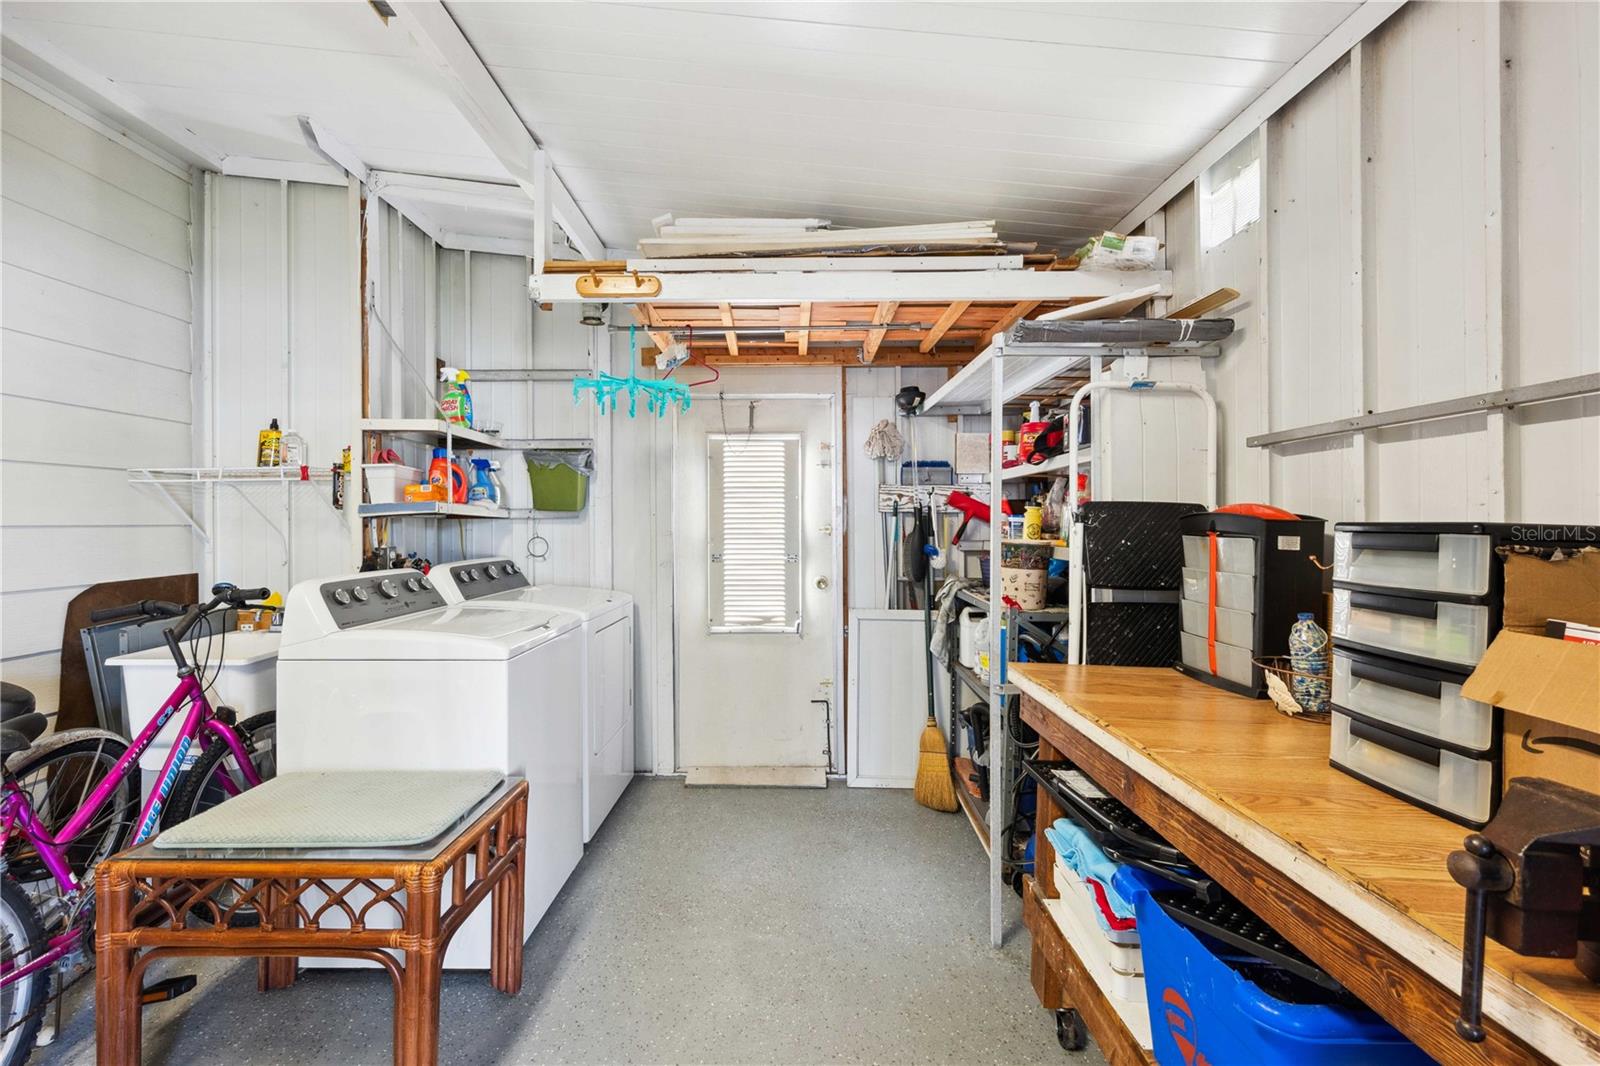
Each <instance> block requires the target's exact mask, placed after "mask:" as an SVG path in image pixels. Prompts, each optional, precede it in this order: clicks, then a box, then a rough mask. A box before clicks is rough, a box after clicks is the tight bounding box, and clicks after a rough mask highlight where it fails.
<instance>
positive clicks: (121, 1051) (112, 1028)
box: [94, 866, 140, 1066]
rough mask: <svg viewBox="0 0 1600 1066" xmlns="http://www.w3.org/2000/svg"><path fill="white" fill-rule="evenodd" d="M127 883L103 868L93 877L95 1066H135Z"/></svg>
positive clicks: (135, 995) (136, 1011) (136, 1008)
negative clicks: (96, 920) (95, 920)
mask: <svg viewBox="0 0 1600 1066" xmlns="http://www.w3.org/2000/svg"><path fill="white" fill-rule="evenodd" d="M132 900H133V883H132V879H131V878H130V877H129V876H128V875H127V874H126V873H124V872H123V871H121V870H116V869H114V868H107V867H105V866H102V868H101V869H100V870H98V871H96V877H95V912H96V914H97V915H98V918H99V923H100V924H99V927H98V929H97V931H96V934H95V957H96V958H95V963H96V965H95V977H94V983H95V1020H94V1024H95V1061H96V1062H97V1063H99V1066H138V1063H139V1043H140V1024H139V1023H140V1004H139V988H138V985H137V982H136V980H135V978H134V961H135V959H136V956H137V955H138V951H137V950H136V949H134V948H131V947H128V946H126V945H125V943H124V935H125V934H126V933H127V931H128V929H129V927H130V926H131V925H132V916H131V914H130V913H129V910H130V908H131V906H132Z"/></svg>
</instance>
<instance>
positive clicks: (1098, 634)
mask: <svg viewBox="0 0 1600 1066" xmlns="http://www.w3.org/2000/svg"><path fill="white" fill-rule="evenodd" d="M1091 591H1092V590H1091ZM1083 609H1084V617H1085V618H1086V619H1087V621H1088V626H1089V628H1088V630H1087V632H1086V634H1085V635H1086V637H1087V639H1086V640H1085V641H1084V653H1083V661H1084V662H1086V663H1095V664H1098V665H1101V666H1165V665H1167V664H1168V663H1170V662H1172V660H1174V659H1176V658H1177V657H1178V605H1177V604H1176V603H1173V602H1171V601H1170V600H1169V601H1168V602H1165V603H1121V602H1117V601H1114V600H1113V601H1110V602H1106V603H1086V604H1084V608H1083Z"/></svg>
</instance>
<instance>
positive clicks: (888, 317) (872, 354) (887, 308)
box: [861, 300, 900, 363]
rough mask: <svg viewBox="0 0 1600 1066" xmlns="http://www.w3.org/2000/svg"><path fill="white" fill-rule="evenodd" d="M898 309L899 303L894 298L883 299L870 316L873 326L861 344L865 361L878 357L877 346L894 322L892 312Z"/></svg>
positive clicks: (881, 342)
mask: <svg viewBox="0 0 1600 1066" xmlns="http://www.w3.org/2000/svg"><path fill="white" fill-rule="evenodd" d="M898 310H900V304H899V302H898V301H896V300H883V301H881V302H880V303H879V304H878V310H877V312H876V313H875V314H874V315H873V316H872V325H873V328H872V329H871V330H870V331H868V333H867V339H866V341H865V342H864V343H863V344H862V345H861V356H862V358H863V359H864V360H866V362H868V363H871V362H872V361H873V360H874V359H876V358H878V348H879V346H880V345H882V344H883V338H884V335H885V334H886V333H888V332H889V327H890V326H891V325H893V324H894V313H895V312H896V311H898Z"/></svg>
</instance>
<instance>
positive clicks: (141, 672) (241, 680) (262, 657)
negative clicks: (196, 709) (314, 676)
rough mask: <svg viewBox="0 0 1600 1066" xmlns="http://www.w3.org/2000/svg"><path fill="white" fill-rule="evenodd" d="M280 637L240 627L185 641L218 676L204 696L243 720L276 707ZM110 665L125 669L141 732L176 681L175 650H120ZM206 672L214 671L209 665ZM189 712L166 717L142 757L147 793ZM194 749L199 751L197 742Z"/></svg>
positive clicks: (134, 724) (132, 717)
mask: <svg viewBox="0 0 1600 1066" xmlns="http://www.w3.org/2000/svg"><path fill="white" fill-rule="evenodd" d="M279 636H280V635H279V634H277V633H240V632H237V631H235V632H231V633H217V634H215V635H213V636H210V637H201V638H200V640H199V643H198V644H197V645H196V646H195V650H191V648H190V645H189V643H188V642H187V641H185V642H184V646H183V653H184V655H185V656H187V657H189V658H190V659H192V660H193V661H194V663H195V664H196V665H200V664H204V663H206V662H208V661H209V662H210V663H211V668H212V669H214V670H215V671H216V681H215V682H214V683H213V684H212V685H211V687H210V688H209V689H208V690H207V692H206V699H207V700H208V701H210V703H211V706H212V708H213V709H215V708H217V707H224V706H226V707H232V708H233V709H234V710H235V711H237V712H238V714H239V721H241V722H242V721H244V720H245V719H246V718H249V717H251V716H253V715H256V714H260V713H261V712H262V711H271V710H275V709H276V708H277V706H278V641H279ZM218 656H221V666H220V668H218V667H217V657H218ZM106 665H107V666H118V667H121V668H122V697H123V705H124V706H125V707H126V708H127V709H128V728H129V729H130V730H131V731H132V732H133V736H134V737H137V736H138V735H139V730H141V729H143V728H144V727H145V725H146V724H147V723H148V722H149V721H150V719H152V718H154V717H155V716H156V712H157V711H159V710H160V709H161V706H162V704H164V703H166V701H167V697H168V696H170V695H172V690H173V689H174V688H176V687H177V685H178V668H177V665H176V664H175V663H173V661H172V653H171V652H170V651H168V650H167V648H166V646H165V645H162V646H161V647H157V648H146V649H145V650H144V651H135V652H129V653H128V654H127V655H118V656H117V657H116V658H113V659H107V660H106ZM206 676H207V677H208V678H209V677H210V676H211V672H210V671H209V670H208V671H207V674H206ZM186 713H188V712H186V711H180V712H179V713H178V714H176V715H174V716H173V717H172V718H171V719H170V720H168V722H167V725H166V728H165V729H163V730H162V732H161V733H160V734H159V735H158V736H157V737H156V739H155V741H154V742H153V743H152V744H151V745H150V746H149V747H148V748H146V749H145V752H144V754H143V755H141V756H139V766H140V768H142V769H143V770H145V771H147V772H146V774H145V777H146V778H147V781H146V788H145V794H146V795H149V792H150V785H152V784H153V783H154V777H155V775H156V774H159V773H160V772H161V767H162V765H163V764H164V763H165V762H166V761H167V752H169V751H171V750H172V739H173V738H174V737H176V736H177V735H178V727H179V726H181V725H182V724H183V721H182V715H184V714H186ZM129 739H130V740H131V739H133V737H130V738H129ZM194 754H195V755H196V756H198V755H199V754H200V751H199V749H198V747H197V748H196V749H195V751H194Z"/></svg>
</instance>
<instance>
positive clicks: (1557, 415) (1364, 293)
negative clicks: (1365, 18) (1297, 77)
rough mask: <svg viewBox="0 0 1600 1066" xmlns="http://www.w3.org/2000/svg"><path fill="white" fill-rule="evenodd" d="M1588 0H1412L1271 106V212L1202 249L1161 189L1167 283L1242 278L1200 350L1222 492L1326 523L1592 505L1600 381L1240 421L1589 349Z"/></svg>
mask: <svg viewBox="0 0 1600 1066" xmlns="http://www.w3.org/2000/svg"><path fill="white" fill-rule="evenodd" d="M1597 19H1600V9H1597V8H1596V7H1595V6H1594V5H1592V4H1565V3H1557V4H1505V5H1482V4H1444V3H1412V4H1409V5H1407V7H1406V8H1405V9H1404V10H1402V11H1401V12H1400V13H1399V14H1398V15H1396V16H1395V17H1394V18H1393V19H1391V20H1390V21H1389V22H1387V23H1385V24H1384V25H1383V26H1382V27H1380V28H1379V29H1378V30H1377V31H1376V33H1374V34H1373V35H1372V36H1370V37H1369V38H1368V39H1367V40H1366V41H1365V42H1363V44H1362V45H1361V46H1360V48H1359V49H1357V51H1356V52H1354V53H1352V55H1351V56H1350V57H1348V58H1347V59H1346V60H1344V61H1342V62H1341V63H1340V64H1339V65H1338V66H1336V67H1335V68H1334V69H1332V70H1330V71H1329V72H1328V73H1327V74H1325V75H1324V76H1323V77H1322V78H1321V79H1319V80H1318V81H1317V82H1315V83H1313V84H1312V85H1311V86H1310V87H1309V88H1307V89H1306V90H1305V92H1303V93H1302V94H1300V96H1299V97H1297V98H1296V99H1295V100H1294V101H1292V102H1291V103H1290V104H1289V105H1287V106H1286V107H1285V108H1284V109H1283V110H1282V111H1280V112H1279V113H1278V114H1277V115H1276V116H1274V117H1273V119H1272V120H1271V121H1270V122H1269V123H1268V125H1267V128H1266V130H1265V136H1266V153H1265V157H1266V161H1267V165H1266V189H1265V190H1264V198H1265V203H1266V209H1265V211H1264V215H1263V219H1262V221H1261V222H1260V223H1258V224H1257V225H1256V226H1254V227H1252V228H1251V229H1250V230H1248V231H1246V232H1245V233H1244V234H1241V235H1240V236H1238V237H1235V238H1233V239H1232V240H1230V241H1227V242H1225V243H1224V244H1222V245H1220V246H1219V247H1217V248H1215V249H1212V250H1211V251H1209V252H1201V251H1200V250H1199V244H1198V235H1197V230H1196V208H1195V194H1194V190H1193V189H1192V188H1191V189H1189V190H1187V191H1185V192H1184V193H1183V194H1181V195H1180V196H1179V197H1178V198H1176V199H1175V200H1174V201H1173V202H1172V203H1171V204H1169V205H1168V208H1167V212H1166V227H1167V242H1168V258H1169V264H1170V265H1171V267H1172V268H1173V270H1174V271H1175V289H1176V290H1177V292H1176V297H1175V298H1176V301H1177V302H1179V303H1181V302H1183V301H1184V300H1185V299H1188V298H1191V297H1193V296H1196V295H1199V294H1203V293H1205V292H1208V291H1210V290H1211V289H1213V288H1215V287H1217V286H1219V285H1231V286H1233V287H1235V288H1237V289H1239V290H1240V292H1241V293H1243V294H1244V299H1243V300H1241V301H1240V302H1239V303H1237V304H1235V305H1234V306H1233V307H1231V308H1230V309H1229V311H1228V313H1229V314H1231V315H1233V317H1234V318H1235V319H1236V321H1237V322H1238V327H1239V328H1238V333H1237V334H1236V336H1235V337H1234V338H1233V339H1232V340H1230V341H1229V343H1228V346H1227V354H1226V355H1225V356H1224V357H1223V358H1221V359H1220V360H1217V361H1215V362H1213V363H1212V364H1211V365H1209V366H1208V375H1207V376H1208V380H1209V382H1210V386H1211V388H1212V389H1213V391H1214V393H1215V395H1216V397H1217V401H1218V404H1219V406H1220V407H1221V409H1222V435H1223V441H1224V445H1223V470H1222V485H1223V487H1222V496H1223V498H1224V499H1225V500H1229V501H1240V500H1270V501H1271V502H1274V503H1277V504H1279V505H1282V506H1285V507H1290V508H1293V509H1296V510H1299V511H1302V512H1309V513H1313V514H1318V515H1321V516H1323V517H1325V518H1327V519H1329V520H1330V521H1339V520H1350V519H1357V518H1362V517H1366V518H1371V519H1378V520H1391V521H1399V520H1407V519H1433V520H1469V519H1484V520H1494V519H1501V518H1504V519H1507V520H1526V521H1533V520H1539V521H1550V522H1596V521H1600V401H1597V400H1596V399H1594V398H1588V399H1584V400H1573V401H1565V402H1560V403H1553V404H1545V405H1539V406H1533V407H1527V408H1523V409H1518V410H1515V411H1512V412H1508V413H1505V414H1476V415H1469V416H1463V417H1459V418H1453V419H1448V420H1442V421H1438V422H1432V423H1427V424H1424V425H1419V426H1411V427H1398V428H1393V429H1388V430H1382V431H1377V432H1373V433H1369V434H1367V435H1366V437H1365V439H1364V440H1363V439H1361V438H1360V437H1342V438H1335V439H1332V440H1325V441H1318V442H1307V443H1303V444H1298V445H1292V446H1280V447H1278V448H1275V449H1272V450H1271V451H1270V452H1268V451H1266V450H1262V449H1251V448H1246V447H1245V445H1244V438H1245V437H1246V436H1248V435H1251V434H1255V433H1261V432H1266V431H1268V430H1282V429H1289V428H1294V427H1296V426H1300V425H1306V424H1310V423H1316V422H1322V421H1326V420H1329V419H1333V418H1338V417H1342V416H1348V415H1352V414H1356V413H1360V412H1363V411H1386V410H1392V409H1394V408H1398V407H1406V406H1410V405H1413V404H1419V403H1426V402H1430V401H1434V400H1444V399H1450V398H1453V397H1458V396H1463V395H1467V394H1471V393H1477V392H1484V391H1489V390H1492V389H1497V388H1501V387H1512V386H1516V385H1526V384H1535V383H1538V382H1541V381H1546V380H1550V379H1553V378H1559V377H1566V376H1569V375H1573V374H1578V373H1584V372H1593V371H1595V370H1600V345H1597V343H1596V338H1597V334H1600V328H1597V324H1600V303H1597V301H1596V300H1595V298H1594V294H1595V293H1596V292H1597V291H1600V270H1597V265H1596V263H1597V252H1596V248H1597V243H1600V241H1597V237H1600V228H1597V225H1596V223H1597V210H1600V207H1597V201H1600V182H1597V181H1596V180H1595V175H1596V174H1597V173H1600V148H1597V135H1596V128H1597V125H1600V123H1597V121H1596V120H1597V117H1600V116H1597V115H1596V110H1597V100H1600V93H1597V91H1596V77H1597V75H1596V69H1597V66H1600V57H1597V54H1596V52H1597V39H1600V32H1597V29H1600V27H1597Z"/></svg>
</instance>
